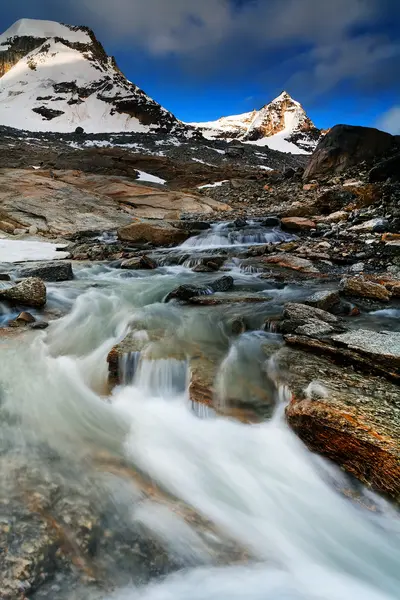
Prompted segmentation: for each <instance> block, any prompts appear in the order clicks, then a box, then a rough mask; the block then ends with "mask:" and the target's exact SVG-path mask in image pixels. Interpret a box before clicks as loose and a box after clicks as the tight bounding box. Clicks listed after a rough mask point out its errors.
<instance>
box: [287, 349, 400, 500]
mask: <svg viewBox="0 0 400 600" xmlns="http://www.w3.org/2000/svg"><path fill="white" fill-rule="evenodd" d="M280 367H281V369H282V371H283V372H284V373H286V376H287V382H288V385H289V387H290V389H291V391H292V393H293V398H292V401H291V402H290V404H289V405H288V407H287V409H286V417H287V421H288V423H289V425H290V426H291V427H292V429H293V430H294V431H295V432H296V433H297V435H298V436H299V437H300V438H301V439H302V440H303V441H304V442H305V444H306V445H307V446H308V448H309V449H310V450H312V451H314V452H317V453H318V454H321V455H322V456H325V457H327V458H329V459H331V460H333V461H334V462H336V463H337V464H338V465H340V466H341V467H342V468H344V469H345V470H346V471H347V472H349V473H351V474H352V475H355V476H356V477H357V478H358V479H359V480H360V481H362V482H363V483H365V484H367V485H370V486H371V487H373V488H374V489H375V490H377V491H379V492H383V493H385V494H388V495H390V496H391V497H392V498H394V499H396V500H399V499H400V393H399V387H398V386H397V385H395V384H393V383H391V382H389V381H387V380H386V379H385V378H383V377H376V376H372V375H366V374H360V373H357V372H355V371H354V370H353V369H352V368H351V366H343V365H342V366H339V365H336V364H334V363H332V362H331V361H330V360H328V359H327V358H324V357H322V356H318V357H316V356H313V355H312V354H310V353H309V352H304V351H302V350H294V349H289V348H286V349H285V354H284V355H283V356H282V359H281V361H280ZM310 384H311V385H310Z"/></svg>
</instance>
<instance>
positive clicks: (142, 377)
mask: <svg viewBox="0 0 400 600" xmlns="http://www.w3.org/2000/svg"><path fill="white" fill-rule="evenodd" d="M187 382H188V362H187V360H178V359H176V358H161V359H156V360H149V359H142V360H141V361H140V362H139V365H138V368H137V370H136V374H135V377H134V379H133V383H134V385H135V386H137V387H138V388H139V389H141V390H143V391H144V392H146V393H147V394H148V395H149V396H155V397H163V398H166V397H167V398H173V397H175V396H179V395H181V394H184V393H185V391H186V389H187Z"/></svg>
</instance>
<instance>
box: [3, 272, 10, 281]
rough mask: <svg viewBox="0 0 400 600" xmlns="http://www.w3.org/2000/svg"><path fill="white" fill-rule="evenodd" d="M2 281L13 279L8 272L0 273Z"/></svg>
mask: <svg viewBox="0 0 400 600" xmlns="http://www.w3.org/2000/svg"><path fill="white" fill-rule="evenodd" d="M0 281H11V277H10V276H9V274H8V273H0Z"/></svg>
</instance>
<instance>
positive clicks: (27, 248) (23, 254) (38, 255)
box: [0, 239, 69, 263]
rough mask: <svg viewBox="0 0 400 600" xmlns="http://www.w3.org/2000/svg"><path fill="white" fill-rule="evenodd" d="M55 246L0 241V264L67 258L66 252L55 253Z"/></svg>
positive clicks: (40, 243)
mask: <svg viewBox="0 0 400 600" xmlns="http://www.w3.org/2000/svg"><path fill="white" fill-rule="evenodd" d="M60 247H66V244H64V245H61V246H57V245H56V244H51V243H50V242H33V241H21V240H6V239H0V262H5V263H14V262H20V261H27V260H54V259H57V258H59V259H63V258H68V256H69V253H68V252H57V248H60Z"/></svg>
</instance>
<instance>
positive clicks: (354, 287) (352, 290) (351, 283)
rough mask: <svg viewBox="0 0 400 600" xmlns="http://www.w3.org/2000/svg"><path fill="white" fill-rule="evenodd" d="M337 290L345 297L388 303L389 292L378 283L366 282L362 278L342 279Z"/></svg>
mask: <svg viewBox="0 0 400 600" xmlns="http://www.w3.org/2000/svg"><path fill="white" fill-rule="evenodd" d="M339 290H340V292H341V293H342V294H344V295H345V296H355V297H357V296H360V297H361V298H372V299H373V300H381V301H382V302H388V301H389V300H390V296H391V294H390V292H389V291H388V290H387V289H386V288H385V286H383V285H381V284H380V283H374V282H372V281H368V280H366V279H364V278H363V277H344V278H343V279H342V280H341V281H340V285H339Z"/></svg>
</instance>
